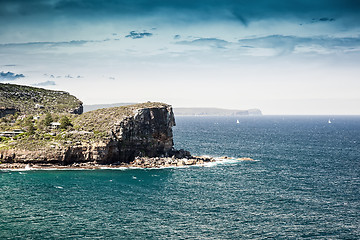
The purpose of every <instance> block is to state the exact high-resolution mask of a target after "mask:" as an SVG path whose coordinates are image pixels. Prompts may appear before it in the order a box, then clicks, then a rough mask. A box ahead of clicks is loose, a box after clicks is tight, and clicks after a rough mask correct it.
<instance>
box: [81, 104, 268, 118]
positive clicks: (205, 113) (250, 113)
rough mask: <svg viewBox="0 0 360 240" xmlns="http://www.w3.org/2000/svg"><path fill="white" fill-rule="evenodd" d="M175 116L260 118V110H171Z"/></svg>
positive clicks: (91, 107)
mask: <svg viewBox="0 0 360 240" xmlns="http://www.w3.org/2000/svg"><path fill="white" fill-rule="evenodd" d="M132 104H135V103H112V104H94V105H84V112H88V111H93V110H97V109H101V108H108V107H119V106H127V105H132ZM173 111H174V114H175V116H261V115H262V112H261V110H260V109H256V108H255V109H247V110H234V109H223V108H173Z"/></svg>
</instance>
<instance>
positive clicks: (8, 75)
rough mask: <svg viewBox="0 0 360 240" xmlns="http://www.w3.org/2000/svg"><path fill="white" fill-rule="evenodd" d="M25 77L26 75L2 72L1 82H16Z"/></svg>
mask: <svg viewBox="0 0 360 240" xmlns="http://www.w3.org/2000/svg"><path fill="white" fill-rule="evenodd" d="M23 77H25V76H24V74H15V73H13V72H0V81H2V80H16V79H18V78H23Z"/></svg>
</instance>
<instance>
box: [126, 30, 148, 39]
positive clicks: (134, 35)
mask: <svg viewBox="0 0 360 240" xmlns="http://www.w3.org/2000/svg"><path fill="white" fill-rule="evenodd" d="M152 35H153V34H152V33H148V32H145V31H144V32H136V31H131V32H130V34H129V35H126V36H125V37H127V38H132V39H139V38H144V37H151V36H152Z"/></svg>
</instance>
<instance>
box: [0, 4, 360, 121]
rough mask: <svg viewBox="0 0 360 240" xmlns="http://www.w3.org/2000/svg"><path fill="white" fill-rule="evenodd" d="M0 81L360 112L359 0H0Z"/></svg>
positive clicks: (274, 109) (123, 98) (269, 111)
mask: <svg viewBox="0 0 360 240" xmlns="http://www.w3.org/2000/svg"><path fill="white" fill-rule="evenodd" d="M0 9H1V10H0V21H1V22H2V23H3V24H2V28H3V29H2V30H3V31H1V33H0V56H1V58H0V66H1V67H0V82H1V83H13V84H24V85H31V86H38V87H44V88H47V89H54V90H63V91H67V92H70V93H71V94H73V95H75V96H76V97H78V98H79V99H80V100H81V101H83V102H84V104H105V103H108V104H111V103H118V102H119V103H121V102H146V101H161V102H166V103H168V104H171V105H172V106H173V107H215V108H224V109H240V110H243V109H252V108H258V109H260V110H261V111H262V113H263V114H265V115H359V114H360V108H359V106H360V96H359V93H358V92H359V89H360V81H359V79H358V78H359V77H358V76H360V68H359V62H360V61H359V60H360V26H359V24H358V23H359V22H360V2H357V1H353V0H344V1H340V0H319V1H316V2H314V1H310V0H302V1H297V0H296V1H295V0H294V1H287V2H284V1H281V0H270V1H263V0H256V1H250V2H249V1H242V0H239V1H234V0H222V1H220V0H219V1H211V2H209V1H205V0H199V1H188V0H183V1H165V0H159V1H146V0H140V1H131V2H129V1H124V0H117V1H100V0H92V1H85V0H76V1H75V0H51V1H43V0H34V1H31V2H29V1H25V0H12V1H10V0H5V1H0Z"/></svg>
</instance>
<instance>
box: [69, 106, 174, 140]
mask: <svg viewBox="0 0 360 240" xmlns="http://www.w3.org/2000/svg"><path fill="white" fill-rule="evenodd" d="M168 106H169V105H167V104H164V103H158V102H147V103H140V104H134V105H128V106H121V107H112V108H103V109H98V110H94V111H90V112H86V113H83V114H81V115H80V116H78V117H76V118H75V119H74V120H73V124H74V127H75V128H76V129H78V130H83V131H96V132H101V133H105V132H108V131H109V129H111V127H112V126H113V125H114V124H115V123H116V122H120V121H121V120H122V119H124V118H125V117H127V116H131V115H133V114H134V113H135V112H136V111H137V110H138V109H141V108H157V107H168Z"/></svg>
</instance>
